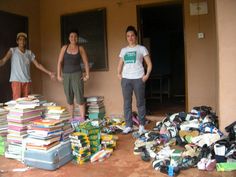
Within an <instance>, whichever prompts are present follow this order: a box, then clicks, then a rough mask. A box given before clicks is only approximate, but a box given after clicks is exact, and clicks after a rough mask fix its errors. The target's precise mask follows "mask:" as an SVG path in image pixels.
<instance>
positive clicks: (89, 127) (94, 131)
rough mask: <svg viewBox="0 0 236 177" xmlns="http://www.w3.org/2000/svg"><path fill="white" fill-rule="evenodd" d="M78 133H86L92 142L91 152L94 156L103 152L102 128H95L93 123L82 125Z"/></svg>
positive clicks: (77, 129)
mask: <svg viewBox="0 0 236 177" xmlns="http://www.w3.org/2000/svg"><path fill="white" fill-rule="evenodd" d="M76 131H77V132H82V133H85V134H86V135H87V136H88V139H89V142H90V151H91V153H92V154H94V153H96V152H98V151H100V150H101V147H102V146H101V130H100V127H98V126H94V125H93V123H92V121H86V122H83V123H81V124H80V125H79V126H78V127H77V128H76Z"/></svg>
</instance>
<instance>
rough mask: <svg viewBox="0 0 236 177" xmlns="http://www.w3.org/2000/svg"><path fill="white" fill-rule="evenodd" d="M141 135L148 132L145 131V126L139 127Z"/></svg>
mask: <svg viewBox="0 0 236 177" xmlns="http://www.w3.org/2000/svg"><path fill="white" fill-rule="evenodd" d="M138 132H139V134H140V135H142V134H144V133H146V132H147V130H145V128H144V126H143V125H139V130H138Z"/></svg>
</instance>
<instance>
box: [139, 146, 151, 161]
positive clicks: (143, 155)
mask: <svg viewBox="0 0 236 177" xmlns="http://www.w3.org/2000/svg"><path fill="white" fill-rule="evenodd" d="M141 159H142V160H143V161H145V162H149V161H150V160H151V156H150V154H149V152H148V151H147V149H146V148H143V150H142V152H141Z"/></svg>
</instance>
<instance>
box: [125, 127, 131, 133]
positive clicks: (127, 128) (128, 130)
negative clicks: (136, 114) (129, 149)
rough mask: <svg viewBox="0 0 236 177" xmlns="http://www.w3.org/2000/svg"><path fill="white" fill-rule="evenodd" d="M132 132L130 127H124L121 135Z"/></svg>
mask: <svg viewBox="0 0 236 177" xmlns="http://www.w3.org/2000/svg"><path fill="white" fill-rule="evenodd" d="M132 131H133V129H132V128H131V127H125V129H124V130H123V133H124V134H128V133H130V132H132Z"/></svg>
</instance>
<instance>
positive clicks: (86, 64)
mask: <svg viewBox="0 0 236 177" xmlns="http://www.w3.org/2000/svg"><path fill="white" fill-rule="evenodd" d="M79 51H80V55H81V57H82V60H83V63H84V67H85V74H86V75H85V76H84V78H83V80H84V81H86V80H88V79H89V64H88V56H87V53H86V51H85V50H84V47H82V46H79Z"/></svg>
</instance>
